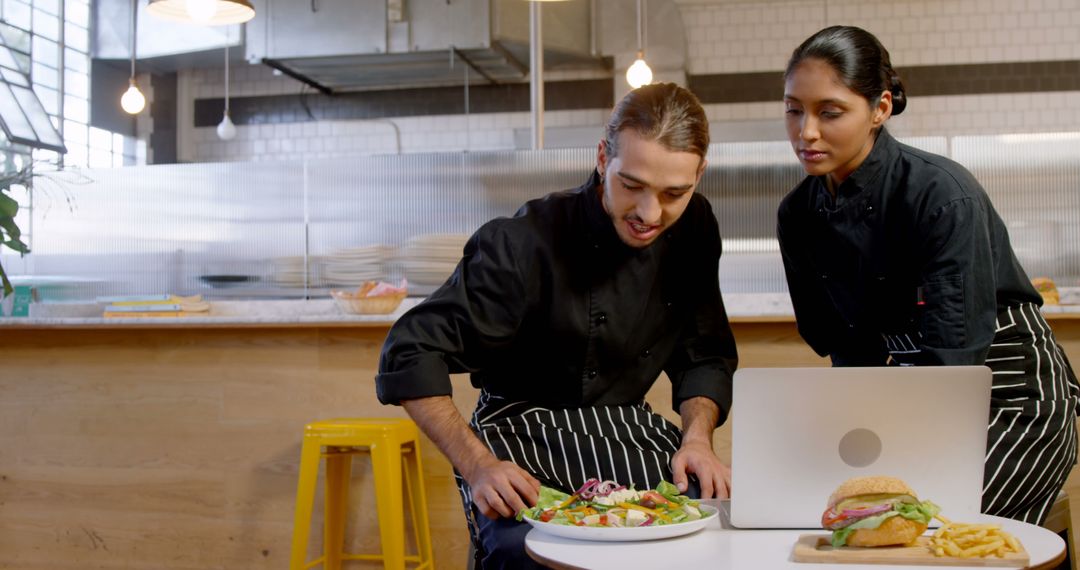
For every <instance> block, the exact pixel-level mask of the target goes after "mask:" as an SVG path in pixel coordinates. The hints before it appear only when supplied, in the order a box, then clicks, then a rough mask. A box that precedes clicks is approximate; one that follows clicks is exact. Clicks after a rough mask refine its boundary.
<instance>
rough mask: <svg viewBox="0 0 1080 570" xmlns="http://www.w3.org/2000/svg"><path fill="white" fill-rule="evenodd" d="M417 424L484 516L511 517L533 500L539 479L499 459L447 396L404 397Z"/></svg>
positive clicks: (407, 409)
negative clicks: (462, 481) (462, 480)
mask: <svg viewBox="0 0 1080 570" xmlns="http://www.w3.org/2000/svg"><path fill="white" fill-rule="evenodd" d="M401 405H402V406H404V407H405V411H406V412H408V413H409V416H410V417H412V419H413V421H415V422H416V425H418V426H420V430H421V431H423V432H424V434H425V435H427V436H428V437H429V438H431V441H433V442H435V445H436V446H437V447H438V448H439V451H442V452H443V454H444V455H446V457H447V458H448V459H449V460H450V463H452V464H453V465H454V467H457V469H458V471H459V472H460V473H461V476H462V477H464V478H465V480H466V481H468V483H469V486H470V487H471V488H472V495H473V502H474V503H475V504H476V506H477V508H478V509H480V512H481V513H483V514H484V516H486V517H488V518H490V519H497V518H499V517H500V516H503V517H512V516H514V515H516V514H517V513H518V511H520V510H521V509H524V508H526V507H531V506H533V505H535V504H536V499H537V498H538V496H539V494H540V482H539V481H537V480H536V478H535V477H533V476H532V475H530V474H529V473H528V472H527V471H525V470H524V469H522V468H520V467H518V466H517V465H515V464H514V463H512V462H510V461H500V460H499V459H498V458H497V457H495V456H494V455H492V453H491V451H489V450H488V448H487V447H486V446H485V445H484V444H483V443H481V442H480V440H479V439H477V437H476V436H475V435H473V432H472V430H471V429H469V425H468V424H466V423H465V418H463V417H461V414H460V413H459V412H458V410H457V408H456V407H454V402H453V401H452V400H451V399H450V397H449V396H432V397H429V398H417V399H414V400H404V401H402V402H401Z"/></svg>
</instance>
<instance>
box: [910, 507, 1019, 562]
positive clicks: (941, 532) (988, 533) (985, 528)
mask: <svg viewBox="0 0 1080 570" xmlns="http://www.w3.org/2000/svg"><path fill="white" fill-rule="evenodd" d="M937 518H938V519H939V520H940V521H941V522H943V523H945V524H944V525H942V527H941V528H939V529H937V532H935V533H934V536H933V538H931V539H930V549H931V550H933V551H934V555H935V556H955V557H957V558H977V557H978V558H981V557H983V556H990V555H994V556H997V557H999V558H1002V557H1004V556H1005V555H1006V554H1008V553H1010V552H1020V542H1019V541H1018V540H1016V537H1014V536H1013V535H1011V534H1009V533H1007V532H1005V531H1003V530H1001V525H997V524H968V523H957V522H952V521H950V520H949V519H947V518H945V517H943V516H938V517H937Z"/></svg>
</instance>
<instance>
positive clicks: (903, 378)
mask: <svg viewBox="0 0 1080 570" xmlns="http://www.w3.org/2000/svg"><path fill="white" fill-rule="evenodd" d="M990 383H991V373H990V369H989V368H987V367H985V366H923V367H899V366H890V367H874V368H746V369H741V370H738V371H736V373H735V380H734V392H733V402H732V450H731V451H732V459H731V470H732V489H731V522H732V524H733V525H734V526H736V527H743V528H820V527H821V514H822V512H823V511H824V510H825V507H826V506H827V502H828V498H829V495H830V494H831V493H832V492H833V490H835V489H836V487H837V486H838V485H839V484H840V483H841V482H843V481H844V480H846V479H848V478H851V477H857V476H868V475H890V476H893V477H899V478H900V479H903V480H904V481H905V482H907V484H908V485H909V486H910V487H911V488H912V489H914V490H915V492H916V493H918V495H919V498H920V499H923V500H930V501H933V502H935V503H937V504H938V505H939V506H941V508H942V514H943V515H945V516H948V517H950V518H956V519H960V520H963V519H964V518H965V517H967V518H970V517H971V516H973V515H976V514H978V513H979V510H980V504H981V496H982V481H983V460H984V456H985V453H986V430H987V424H988V421H989V414H990Z"/></svg>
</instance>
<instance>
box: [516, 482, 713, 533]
mask: <svg viewBox="0 0 1080 570" xmlns="http://www.w3.org/2000/svg"><path fill="white" fill-rule="evenodd" d="M526 518H528V519H532V520H538V521H541V522H546V523H552V524H560V525H568V526H591V527H639V526H653V525H668V524H678V523H682V522H688V521H692V520H697V519H700V518H702V513H701V510H700V509H699V507H698V502H697V501H694V500H692V499H690V498H689V497H687V496H686V495H681V494H679V489H678V488H677V487H675V485H672V484H671V483H669V482H667V481H661V482H660V484H658V485H657V486H656V489H649V490H646V491H637V490H635V489H633V488H630V489H627V488H626V487H624V486H622V485H618V484H616V483H615V482H613V481H600V480H598V479H589V480H588V481H587V482H586V483H585V485H583V486H582V487H581V488H580V489H578V490H577V491H575V492H574V493H573V494H567V493H564V492H562V491H559V490H558V489H552V488H550V487H543V486H541V487H540V497H539V498H538V499H537V501H536V506H535V507H532V508H528V509H522V510H521V512H519V513H518V515H517V520H519V521H520V520H523V519H526Z"/></svg>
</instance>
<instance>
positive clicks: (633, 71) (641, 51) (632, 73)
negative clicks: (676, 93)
mask: <svg viewBox="0 0 1080 570" xmlns="http://www.w3.org/2000/svg"><path fill="white" fill-rule="evenodd" d="M644 1H645V0H637V59H636V60H634V63H633V65H631V66H630V68H629V69H627V70H626V82H627V83H629V84H630V87H633V88H634V89H637V88H638V87H641V86H642V85H648V84H650V83H652V69H650V68H649V64H647V63H645V40H644V36H645V21H644V17H643V15H642V9H641V5H642V3H643V2H644Z"/></svg>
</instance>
